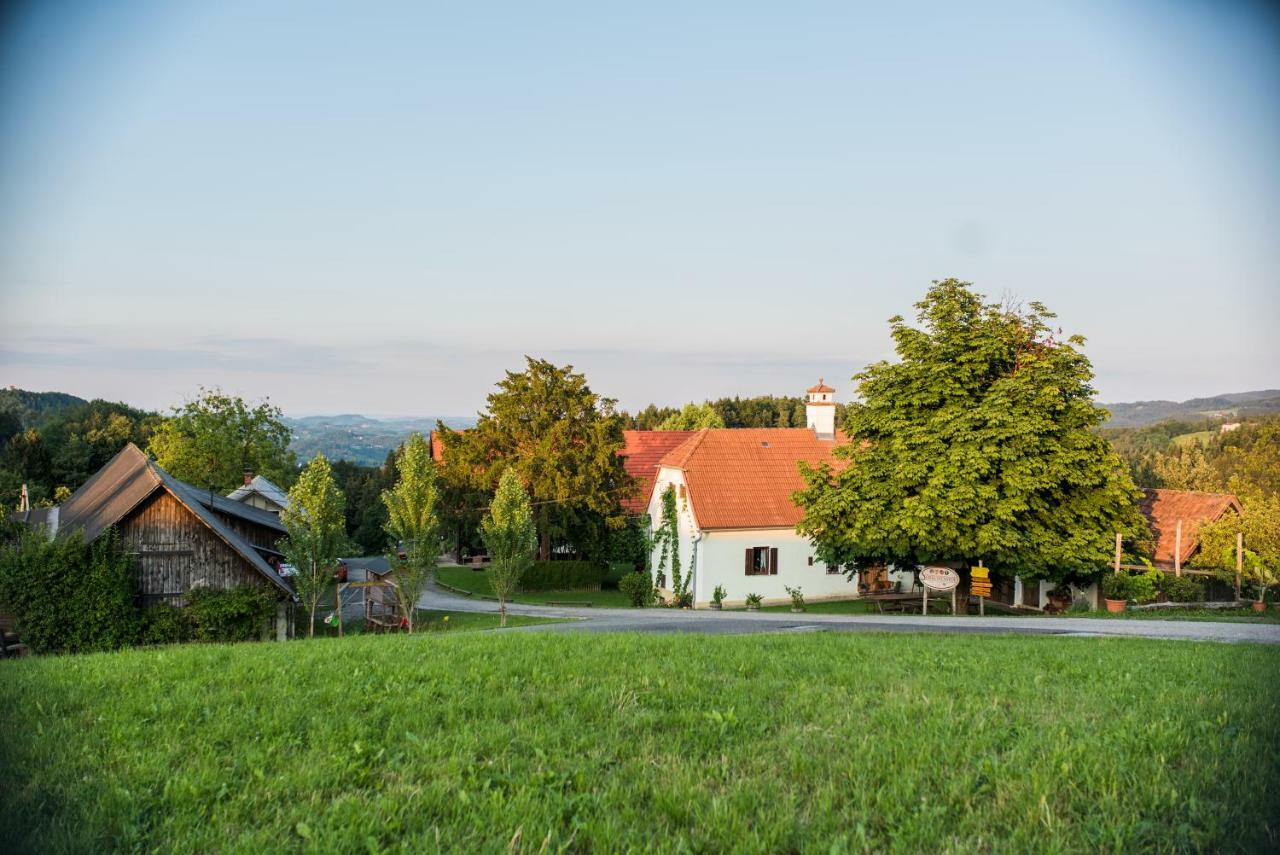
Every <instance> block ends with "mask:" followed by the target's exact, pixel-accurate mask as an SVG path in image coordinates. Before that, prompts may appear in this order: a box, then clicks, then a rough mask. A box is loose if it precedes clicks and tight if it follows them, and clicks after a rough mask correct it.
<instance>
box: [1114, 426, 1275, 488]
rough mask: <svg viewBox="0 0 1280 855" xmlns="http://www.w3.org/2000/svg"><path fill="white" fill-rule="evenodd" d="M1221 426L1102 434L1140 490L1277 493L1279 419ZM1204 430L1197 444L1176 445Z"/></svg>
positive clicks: (1128, 429)
mask: <svg viewBox="0 0 1280 855" xmlns="http://www.w3.org/2000/svg"><path fill="white" fill-rule="evenodd" d="M1221 422H1222V419H1218V420H1216V421H1210V422H1185V421H1169V422H1160V423H1158V424H1154V425H1150V426H1148V427H1143V428H1120V429H1105V430H1103V431H1102V434H1103V435H1104V436H1106V437H1107V438H1108V439H1109V440H1110V441H1111V442H1112V444H1113V445H1114V446H1115V448H1116V450H1117V451H1118V452H1119V453H1120V455H1121V456H1122V457H1123V458H1124V459H1125V460H1126V461H1127V462H1128V464H1129V468H1130V471H1131V472H1132V473H1133V475H1134V478H1135V479H1136V480H1137V481H1138V482H1139V483H1140V484H1143V485H1144V486H1149V487H1167V488H1170V489H1175V490H1200V491H1203V492H1224V491H1229V492H1238V493H1262V494H1263V495H1268V496H1272V495H1277V494H1280V416H1275V415H1266V416H1257V417H1254V418H1251V419H1250V420H1248V421H1244V422H1243V423H1241V424H1240V426H1239V427H1238V428H1236V429H1234V430H1230V431H1226V432H1223V431H1221V430H1220V429H1218V428H1219V425H1220V423H1221ZM1204 429H1208V430H1209V433H1208V435H1207V439H1205V440H1204V441H1203V442H1183V441H1182V440H1183V439H1184V438H1185V437H1187V436H1188V435H1191V434H1194V432H1195V431H1197V430H1204Z"/></svg>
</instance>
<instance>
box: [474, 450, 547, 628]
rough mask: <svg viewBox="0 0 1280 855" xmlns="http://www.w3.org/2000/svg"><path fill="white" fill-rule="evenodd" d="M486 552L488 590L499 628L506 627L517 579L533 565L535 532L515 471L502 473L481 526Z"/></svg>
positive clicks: (509, 470)
mask: <svg viewBox="0 0 1280 855" xmlns="http://www.w3.org/2000/svg"><path fill="white" fill-rule="evenodd" d="M480 532H481V535H482V536H483V537H484V545H485V548H486V549H488V550H489V586H490V587H491V588H492V589H493V594H494V596H495V597H497V598H498V626H506V625H507V600H509V599H510V598H511V596H512V595H513V594H514V593H515V592H516V590H517V589H518V588H519V587H520V577H521V576H523V575H524V572H525V571H526V570H528V569H529V567H530V566H532V564H533V553H534V550H535V549H536V548H537V545H538V530H537V527H536V526H534V524H533V510H532V509H531V508H530V506H529V494H528V493H526V492H525V489H524V485H522V484H521V483H520V478H519V476H517V475H516V471H515V470H514V469H508V470H507V471H506V472H503V473H502V480H501V481H500V482H499V483H498V492H497V494H496V495H495V496H494V497H493V503H492V504H491V505H490V506H489V514H488V516H486V517H485V518H484V521H483V522H481V523H480Z"/></svg>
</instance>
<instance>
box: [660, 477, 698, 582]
mask: <svg viewBox="0 0 1280 855" xmlns="http://www.w3.org/2000/svg"><path fill="white" fill-rule="evenodd" d="M653 546H654V549H656V550H657V551H658V568H657V575H656V577H655V583H656V585H657V586H658V587H659V588H665V587H667V570H668V569H669V570H670V571H671V591H672V593H673V594H675V595H676V596H677V597H678V596H679V595H680V593H681V592H682V591H684V590H687V589H688V585H689V582H688V580H687V579H683V578H681V575H680V517H679V512H678V510H677V507H676V488H675V487H674V486H673V485H671V484H668V485H667V489H665V490H663V491H662V522H661V523H660V524H659V526H658V530H657V531H655V532H654V533H653ZM682 583H683V585H682Z"/></svg>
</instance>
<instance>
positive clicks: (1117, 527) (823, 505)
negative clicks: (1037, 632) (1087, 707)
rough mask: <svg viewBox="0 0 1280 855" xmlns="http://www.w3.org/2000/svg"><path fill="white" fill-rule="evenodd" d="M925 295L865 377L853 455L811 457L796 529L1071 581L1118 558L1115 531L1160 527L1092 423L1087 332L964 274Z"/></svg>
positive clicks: (852, 556) (880, 551)
mask: <svg viewBox="0 0 1280 855" xmlns="http://www.w3.org/2000/svg"><path fill="white" fill-rule="evenodd" d="M916 307H917V309H918V310H919V314H918V317H919V321H920V327H919V328H915V327H911V326H909V325H907V323H906V322H905V321H904V320H903V319H902V318H900V317H897V318H893V319H892V321H891V324H892V329H893V339H894V342H895V346H896V350H897V353H898V357H899V360H898V361H897V362H892V363H891V362H879V363H876V364H874V365H871V366H869V367H868V368H866V369H865V370H864V371H862V372H861V373H860V374H858V375H857V376H856V378H855V379H856V380H857V381H858V383H859V392H860V395H861V397H862V399H863V400H862V403H860V404H856V405H850V407H849V408H848V414H847V417H846V423H845V430H846V431H847V432H849V433H850V434H851V435H852V436H855V437H857V441H856V442H851V443H848V444H845V445H843V446H841V447H840V448H839V449H837V451H836V454H837V456H838V457H839V458H841V460H842V462H844V463H847V464H848V465H846V466H844V467H843V468H836V467H832V466H829V465H826V464H823V465H820V466H817V467H808V466H802V471H803V473H804V475H805V480H806V484H807V486H806V488H805V489H804V490H802V491H801V492H799V493H797V494H796V497H795V498H796V501H797V502H798V503H799V505H800V506H801V507H802V508H803V509H804V518H803V520H802V522H801V523H800V526H799V529H800V531H801V532H802V533H804V534H806V535H808V536H809V537H810V538H811V539H812V540H813V542H814V544H815V547H816V548H817V552H818V555H819V557H820V558H821V560H822V561H823V562H825V563H827V564H829V565H833V564H834V565H846V564H851V563H855V564H857V563H865V562H872V561H890V562H893V563H897V564H922V563H936V562H940V561H951V560H962V561H965V562H973V561H976V560H977V559H979V558H981V559H984V560H985V563H986V564H987V566H989V567H991V568H992V569H993V570H995V571H996V572H999V573H1007V574H1015V573H1016V574H1020V575H1022V576H1024V577H1031V578H1048V579H1052V580H1062V579H1065V578H1069V577H1071V576H1075V575H1089V574H1092V573H1094V572H1096V570H1097V569H1098V568H1100V567H1104V566H1106V564H1107V563H1108V559H1109V558H1110V556H1111V552H1112V549H1113V546H1114V536H1115V532H1117V531H1120V532H1122V533H1124V534H1125V535H1126V537H1127V538H1137V537H1139V536H1143V537H1145V536H1146V535H1147V529H1146V525H1145V523H1144V521H1143V519H1142V517H1141V515H1140V514H1139V512H1138V508H1137V498H1138V496H1139V494H1138V491H1137V490H1136V489H1135V488H1134V486H1133V482H1132V480H1131V479H1130V478H1129V474H1128V472H1127V471H1126V469H1125V467H1124V465H1123V463H1122V462H1121V461H1120V460H1119V458H1118V457H1117V456H1116V454H1115V453H1114V452H1113V451H1112V450H1111V449H1110V447H1109V446H1108V445H1107V443H1106V442H1105V440H1103V439H1102V438H1101V437H1099V436H1098V435H1097V434H1096V433H1095V428H1096V427H1097V426H1098V424H1099V422H1100V421H1101V419H1102V418H1103V414H1102V413H1101V412H1100V411H1099V410H1097V409H1096V408H1095V407H1094V405H1093V402H1092V398H1093V389H1092V387H1091V386H1090V380H1091V378H1092V370H1091V368H1090V365H1089V360H1088V359H1087V358H1086V357H1085V356H1084V354H1083V353H1082V352H1081V348H1082V346H1083V343H1084V342H1083V339H1080V338H1079V337H1071V338H1067V339H1062V338H1060V336H1059V334H1058V333H1057V332H1055V331H1054V330H1053V329H1051V328H1050V326H1049V323H1048V321H1049V319H1051V318H1052V317H1053V315H1052V314H1051V313H1050V312H1049V311H1048V310H1047V309H1046V308H1045V307H1044V306H1042V305H1040V304H1038V303H1031V304H1030V306H1029V308H1027V309H1023V308H1021V307H1012V306H1007V305H1000V304H995V303H986V302H984V299H983V297H982V296H981V295H979V294H977V293H975V292H974V291H972V290H971V289H970V287H969V286H968V285H967V284H966V283H962V282H958V281H956V280H954V279H948V280H946V281H943V282H937V283H935V284H934V285H933V287H932V288H930V290H929V292H928V294H927V295H926V296H925V298H924V300H923V301H921V302H920V303H918V304H916ZM962 577H967V573H962ZM964 589H965V588H964V583H963V582H962V591H961V593H962V594H963V592H964Z"/></svg>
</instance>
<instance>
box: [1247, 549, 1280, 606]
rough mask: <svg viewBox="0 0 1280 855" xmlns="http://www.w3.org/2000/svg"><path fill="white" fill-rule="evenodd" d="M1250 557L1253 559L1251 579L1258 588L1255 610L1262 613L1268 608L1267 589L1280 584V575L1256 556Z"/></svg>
mask: <svg viewBox="0 0 1280 855" xmlns="http://www.w3.org/2000/svg"><path fill="white" fill-rule="evenodd" d="M1249 557H1250V558H1252V559H1253V560H1252V561H1251V562H1250V564H1249V571H1248V572H1249V579H1250V580H1251V581H1252V582H1253V584H1254V585H1255V586H1257V588H1258V599H1256V600H1254V601H1253V610H1254V611H1255V612H1260V611H1264V610H1266V608H1267V588H1270V587H1271V586H1272V585H1276V584H1280V574H1277V572H1276V570H1275V569H1274V568H1272V567H1268V566H1267V565H1265V564H1263V563H1262V562H1261V561H1259V560H1257V558H1256V557H1255V556H1252V555H1251V556H1249Z"/></svg>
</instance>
